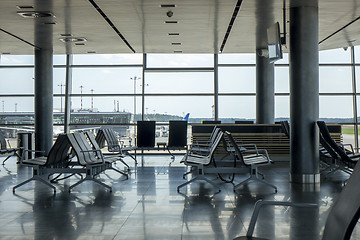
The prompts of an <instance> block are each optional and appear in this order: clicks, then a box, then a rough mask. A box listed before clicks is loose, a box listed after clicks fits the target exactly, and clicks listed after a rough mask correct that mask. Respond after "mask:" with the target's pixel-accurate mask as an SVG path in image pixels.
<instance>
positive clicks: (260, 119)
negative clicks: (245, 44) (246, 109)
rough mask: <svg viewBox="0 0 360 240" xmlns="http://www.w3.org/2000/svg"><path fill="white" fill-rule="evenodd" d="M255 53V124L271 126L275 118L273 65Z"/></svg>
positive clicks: (266, 58) (267, 59)
mask: <svg viewBox="0 0 360 240" xmlns="http://www.w3.org/2000/svg"><path fill="white" fill-rule="evenodd" d="M258 51H259V49H257V51H256V52H257V53H256V123H260V124H273V123H274V118H275V117H274V116H275V83H274V64H273V63H270V62H269V58H268V57H265V56H261V55H260V54H258Z"/></svg>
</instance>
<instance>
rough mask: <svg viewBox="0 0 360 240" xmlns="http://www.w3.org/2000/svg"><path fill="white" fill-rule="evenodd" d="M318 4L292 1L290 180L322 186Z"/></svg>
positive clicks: (308, 0) (315, 2)
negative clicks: (319, 130) (319, 183)
mask: <svg viewBox="0 0 360 240" xmlns="http://www.w3.org/2000/svg"><path fill="white" fill-rule="evenodd" d="M318 54H319V53H318V1H317V0H301V1H300V0H292V1H290V131H291V140H290V157H291V170H290V179H291V181H292V182H297V183H318V182H320V175H319V132H318V128H317V125H316V121H317V120H318V117H319V65H318V64H319V57H318Z"/></svg>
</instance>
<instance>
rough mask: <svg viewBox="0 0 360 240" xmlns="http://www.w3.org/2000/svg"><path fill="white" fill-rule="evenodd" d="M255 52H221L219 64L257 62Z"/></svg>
mask: <svg viewBox="0 0 360 240" xmlns="http://www.w3.org/2000/svg"><path fill="white" fill-rule="evenodd" d="M255 62H256V58H255V54H252V53H242V54H235V53H234V54H219V64H255Z"/></svg>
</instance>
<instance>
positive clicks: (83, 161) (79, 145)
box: [68, 132, 112, 192]
mask: <svg viewBox="0 0 360 240" xmlns="http://www.w3.org/2000/svg"><path fill="white" fill-rule="evenodd" d="M68 138H69V141H70V144H71V147H72V150H73V152H74V154H75V155H76V158H77V164H78V165H79V166H82V167H84V170H85V174H86V175H85V178H83V179H81V180H79V181H78V182H76V183H75V184H73V185H71V186H70V187H69V192H70V191H71V189H72V188H74V187H76V186H77V185H79V184H81V183H83V182H84V181H87V180H90V181H94V182H96V183H98V184H100V185H101V186H104V187H106V188H108V189H109V190H110V192H111V191H112V188H111V187H110V186H108V185H106V184H105V183H103V182H101V181H99V180H98V179H96V178H95V176H96V175H98V174H100V173H101V172H103V171H105V170H106V163H105V161H104V158H103V156H102V153H101V150H100V149H98V150H94V149H93V148H92V146H91V145H90V143H89V142H88V140H87V139H86V137H85V135H84V134H83V133H80V132H74V133H71V134H68ZM76 170H78V169H74V170H73V172H76V173H79V172H78V171H76ZM69 171H71V169H69ZM80 173H82V172H80Z"/></svg>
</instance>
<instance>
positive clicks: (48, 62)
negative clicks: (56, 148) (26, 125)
mask: <svg viewBox="0 0 360 240" xmlns="http://www.w3.org/2000/svg"><path fill="white" fill-rule="evenodd" d="M52 57H53V54H52V50H47V49H40V50H35V107H34V108H35V149H36V150H38V151H42V152H41V153H40V154H39V155H47V153H48V152H49V150H50V148H51V146H52V144H53V59H52Z"/></svg>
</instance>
